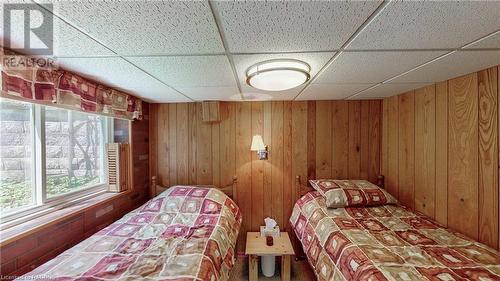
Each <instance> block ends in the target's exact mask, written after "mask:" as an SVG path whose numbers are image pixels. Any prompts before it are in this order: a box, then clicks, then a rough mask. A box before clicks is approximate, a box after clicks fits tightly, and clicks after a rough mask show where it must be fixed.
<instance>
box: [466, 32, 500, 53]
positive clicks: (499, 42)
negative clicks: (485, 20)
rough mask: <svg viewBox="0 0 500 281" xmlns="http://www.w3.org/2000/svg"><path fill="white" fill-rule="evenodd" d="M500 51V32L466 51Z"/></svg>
mask: <svg viewBox="0 0 500 281" xmlns="http://www.w3.org/2000/svg"><path fill="white" fill-rule="evenodd" d="M488 48H491V49H493V48H495V49H500V31H498V32H495V33H493V34H491V35H490V36H487V37H485V38H483V39H481V40H479V41H478V42H476V43H474V44H471V45H470V46H468V47H467V48H466V49H488Z"/></svg>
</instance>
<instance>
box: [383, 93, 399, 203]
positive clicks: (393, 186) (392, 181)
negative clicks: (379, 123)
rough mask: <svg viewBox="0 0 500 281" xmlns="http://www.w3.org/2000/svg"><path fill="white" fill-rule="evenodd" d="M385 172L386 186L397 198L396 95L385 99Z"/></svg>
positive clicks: (397, 116)
mask: <svg viewBox="0 0 500 281" xmlns="http://www.w3.org/2000/svg"><path fill="white" fill-rule="evenodd" d="M387 102H388V104H387V107H388V108H387V111H388V112H387V146H386V150H387V174H386V186H387V187H386V188H387V191H389V193H391V194H392V195H394V196H396V198H398V199H399V174H398V173H399V167H398V161H399V156H398V155H399V133H398V130H399V101H398V97H397V96H394V97H390V98H389V99H387Z"/></svg>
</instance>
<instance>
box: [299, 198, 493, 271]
mask: <svg viewBox="0 0 500 281" xmlns="http://www.w3.org/2000/svg"><path fill="white" fill-rule="evenodd" d="M457 215H459V214H457ZM290 223H291V225H292V227H293V228H294V231H295V234H296V235H297V237H298V239H299V240H300V242H301V244H302V248H303V250H304V252H305V253H306V256H307V259H308V261H309V263H310V265H311V266H312V268H313V269H314V271H315V273H316V276H317V277H318V280H372V281H377V280H443V281H444V280H500V255H499V253H498V252H497V251H495V250H493V249H491V248H488V247H487V246H485V245H482V244H480V243H477V242H474V241H472V240H470V239H468V238H466V237H464V236H462V235H460V234H458V233H455V232H453V231H451V230H449V229H446V228H443V227H441V226H439V225H438V224H437V223H435V222H433V221H431V220H429V219H427V218H426V217H424V216H423V215H419V214H415V213H413V212H411V211H409V210H408V209H406V208H404V207H402V206H398V205H384V206H378V207H362V208H337V209H330V208H326V204H325V199H324V197H323V196H321V195H320V194H319V193H318V192H316V191H313V192H309V193H307V194H306V195H304V196H303V197H302V198H300V199H299V200H298V201H297V203H296V204H295V206H294V209H293V212H292V216H291V218H290Z"/></svg>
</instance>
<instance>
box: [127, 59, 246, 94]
mask: <svg viewBox="0 0 500 281" xmlns="http://www.w3.org/2000/svg"><path fill="white" fill-rule="evenodd" d="M127 59H128V60H130V61H132V62H133V63H134V64H136V65H137V66H139V67H140V68H142V69H144V70H145V71H147V72H149V73H150V74H152V75H154V76H156V77H157V78H159V79H160V80H162V81H164V82H166V83H167V84H169V85H171V86H173V87H179V88H196V87H218V86H233V87H235V86H236V80H235V77H234V75H233V72H232V70H231V65H230V64H229V60H228V59H227V57H226V56H183V57H127Z"/></svg>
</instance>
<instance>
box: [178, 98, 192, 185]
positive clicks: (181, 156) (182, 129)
mask: <svg viewBox="0 0 500 281" xmlns="http://www.w3.org/2000/svg"><path fill="white" fill-rule="evenodd" d="M188 114H189V111H188V105H187V103H179V104H177V128H176V132H175V133H176V138H177V143H178V144H179V145H177V153H176V160H175V163H176V165H177V182H176V184H188V182H189V166H188V162H189V147H188V146H187V144H188V143H189V123H188V120H189V118H188Z"/></svg>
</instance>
